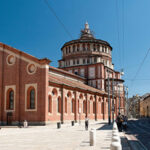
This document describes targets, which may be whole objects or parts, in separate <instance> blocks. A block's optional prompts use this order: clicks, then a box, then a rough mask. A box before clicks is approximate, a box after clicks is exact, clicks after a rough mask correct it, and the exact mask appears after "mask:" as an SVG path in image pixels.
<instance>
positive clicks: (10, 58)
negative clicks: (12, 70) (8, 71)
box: [7, 55, 15, 65]
mask: <svg viewBox="0 0 150 150" xmlns="http://www.w3.org/2000/svg"><path fill="white" fill-rule="evenodd" d="M14 63H15V56H13V55H9V56H7V64H8V65H13V64H14Z"/></svg>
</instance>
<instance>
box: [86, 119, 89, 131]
mask: <svg viewBox="0 0 150 150" xmlns="http://www.w3.org/2000/svg"><path fill="white" fill-rule="evenodd" d="M88 126H89V119H88V118H87V117H86V118H85V130H88Z"/></svg>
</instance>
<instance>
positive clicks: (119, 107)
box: [118, 85, 120, 113]
mask: <svg viewBox="0 0 150 150" xmlns="http://www.w3.org/2000/svg"><path fill="white" fill-rule="evenodd" d="M118 87H119V113H120V85H118Z"/></svg>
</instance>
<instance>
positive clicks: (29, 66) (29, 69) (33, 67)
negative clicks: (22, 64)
mask: <svg viewBox="0 0 150 150" xmlns="http://www.w3.org/2000/svg"><path fill="white" fill-rule="evenodd" d="M35 71H36V66H35V65H34V64H30V65H28V73H30V74H33V73H35Z"/></svg>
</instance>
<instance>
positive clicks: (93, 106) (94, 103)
mask: <svg viewBox="0 0 150 150" xmlns="http://www.w3.org/2000/svg"><path fill="white" fill-rule="evenodd" d="M93 114H95V102H93Z"/></svg>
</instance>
